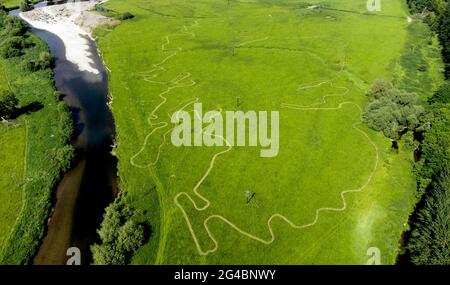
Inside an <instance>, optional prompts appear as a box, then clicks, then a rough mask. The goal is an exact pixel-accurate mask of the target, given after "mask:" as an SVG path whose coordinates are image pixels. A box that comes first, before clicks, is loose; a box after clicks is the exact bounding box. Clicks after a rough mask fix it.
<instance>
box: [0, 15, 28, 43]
mask: <svg viewBox="0 0 450 285" xmlns="http://www.w3.org/2000/svg"><path fill="white" fill-rule="evenodd" d="M26 31H27V27H26V26H25V24H24V22H23V21H22V20H21V19H19V18H18V17H16V16H13V15H8V14H6V15H3V16H1V17H0V35H1V37H0V38H1V39H6V38H8V37H11V36H23V35H24V34H25V32H26Z"/></svg>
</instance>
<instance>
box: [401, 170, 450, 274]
mask: <svg viewBox="0 0 450 285" xmlns="http://www.w3.org/2000/svg"><path fill="white" fill-rule="evenodd" d="M449 217H450V174H449V173H448V172H444V173H442V174H441V175H440V176H439V177H438V179H437V181H436V182H434V183H433V185H432V187H431V190H430V192H429V193H428V194H427V195H426V197H425V201H424V207H423V208H422V209H420V210H419V211H418V213H417V219H416V221H415V222H414V223H413V230H412V233H411V238H410V241H409V243H408V250H409V252H410V255H411V261H412V263H414V264H427V265H450V218H449Z"/></svg>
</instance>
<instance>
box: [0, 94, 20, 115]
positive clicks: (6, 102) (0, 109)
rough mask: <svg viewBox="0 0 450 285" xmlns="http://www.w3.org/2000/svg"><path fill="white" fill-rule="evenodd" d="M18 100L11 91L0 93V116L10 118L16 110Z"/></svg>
mask: <svg viewBox="0 0 450 285" xmlns="http://www.w3.org/2000/svg"><path fill="white" fill-rule="evenodd" d="M18 104H19V100H18V99H17V98H16V96H15V95H14V93H12V92H11V91H3V92H2V93H1V94H0V117H3V118H5V119H8V118H10V117H11V116H12V115H13V114H14V113H15V112H16V110H17V105H18Z"/></svg>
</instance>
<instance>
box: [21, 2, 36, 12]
mask: <svg viewBox="0 0 450 285" xmlns="http://www.w3.org/2000/svg"><path fill="white" fill-rule="evenodd" d="M31 9H33V6H32V5H31V4H30V2H29V1H28V0H22V1H21V2H20V10H22V12H27V11H30V10H31Z"/></svg>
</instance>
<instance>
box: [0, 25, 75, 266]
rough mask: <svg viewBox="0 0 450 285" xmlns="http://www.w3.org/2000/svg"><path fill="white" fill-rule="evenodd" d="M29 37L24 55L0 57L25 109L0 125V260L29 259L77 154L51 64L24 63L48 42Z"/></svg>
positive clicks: (8, 83)
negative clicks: (28, 66)
mask: <svg viewBox="0 0 450 285" xmlns="http://www.w3.org/2000/svg"><path fill="white" fill-rule="evenodd" d="M25 37H26V39H27V41H28V42H29V47H28V48H27V49H26V50H24V53H25V54H24V55H23V56H21V57H14V58H9V59H2V60H1V61H0V63H1V67H2V72H3V73H2V74H1V76H2V77H0V88H9V89H10V90H11V91H12V92H14V94H15V95H16V97H17V98H18V100H19V109H20V110H21V113H22V114H21V115H20V116H19V117H18V118H17V119H14V120H11V121H10V125H9V126H8V125H6V124H3V123H2V124H1V125H0V159H1V160H2V164H1V167H2V169H1V170H2V171H1V176H0V198H1V201H2V207H1V210H0V217H1V223H0V229H1V231H0V264H24V263H29V262H30V259H31V258H32V257H33V256H34V254H35V251H36V250H37V246H38V245H39V242H40V239H41V238H42V236H43V234H44V230H45V225H46V221H47V219H48V214H49V210H50V206H51V194H52V190H53V188H54V186H55V185H56V183H57V182H58V181H59V179H60V176H61V173H62V172H63V171H64V170H66V169H67V167H68V166H69V164H70V159H71V158H72V157H73V156H72V155H71V154H72V147H71V146H68V145H67V144H68V142H69V138H70V136H71V133H72V127H71V118H70V113H69V111H68V110H67V108H66V107H65V106H64V104H63V103H62V102H60V101H59V98H58V96H59V94H58V93H56V91H55V89H54V84H53V79H52V76H53V74H52V71H51V69H49V68H46V69H41V70H38V71H35V72H30V71H29V70H27V69H26V68H25V67H24V61H26V60H27V59H29V58H37V57H38V56H39V54H40V53H41V52H48V47H47V45H46V44H45V43H44V42H42V41H41V40H39V39H38V38H37V37H35V36H33V35H31V34H29V33H27V34H26V35H25ZM5 83H6V84H5ZM25 149H26V150H25ZM25 152H26V153H25Z"/></svg>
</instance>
